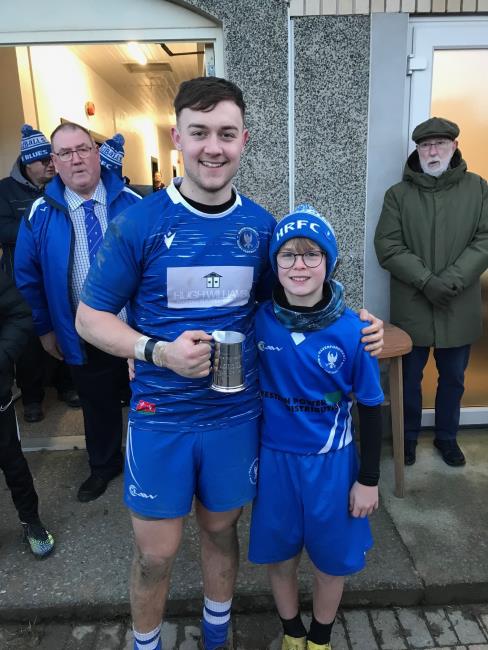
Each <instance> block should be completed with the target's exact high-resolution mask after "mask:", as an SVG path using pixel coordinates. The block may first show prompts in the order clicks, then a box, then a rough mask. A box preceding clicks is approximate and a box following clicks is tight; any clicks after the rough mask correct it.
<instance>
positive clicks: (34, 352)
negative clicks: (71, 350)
mask: <svg viewBox="0 0 488 650" xmlns="http://www.w3.org/2000/svg"><path fill="white" fill-rule="evenodd" d="M15 379H16V383H17V386H18V387H19V388H20V391H21V393H22V403H23V404H24V405H25V404H32V402H42V400H43V399H44V386H46V385H47V384H49V385H50V384H52V385H53V386H54V387H55V388H56V389H57V390H58V391H65V390H69V389H71V388H73V380H72V378H71V373H70V370H69V367H68V366H67V365H66V364H65V363H64V362H63V361H59V360H58V359H55V358H54V357H51V356H50V355H49V354H48V353H47V352H45V350H44V348H43V347H42V345H41V342H40V340H39V337H38V336H37V335H36V334H33V335H32V336H31V337H30V339H29V342H28V343H27V346H26V347H25V349H24V351H23V352H22V354H21V356H20V359H19V360H18V361H17V363H16V364H15Z"/></svg>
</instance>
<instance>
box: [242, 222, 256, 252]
mask: <svg viewBox="0 0 488 650" xmlns="http://www.w3.org/2000/svg"><path fill="white" fill-rule="evenodd" d="M237 245H238V246H239V248H240V249H241V251H243V252H244V253H255V252H256V251H257V250H258V248H259V234H258V232H257V230H254V228H247V227H246V228H241V229H240V230H239V232H238V233H237Z"/></svg>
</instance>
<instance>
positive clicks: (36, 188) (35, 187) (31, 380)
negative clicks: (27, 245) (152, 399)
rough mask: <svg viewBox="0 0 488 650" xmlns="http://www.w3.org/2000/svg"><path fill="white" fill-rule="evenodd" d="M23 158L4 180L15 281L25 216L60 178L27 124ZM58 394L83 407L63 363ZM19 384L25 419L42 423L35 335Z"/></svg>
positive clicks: (4, 216) (8, 255)
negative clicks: (48, 186)
mask: <svg viewBox="0 0 488 650" xmlns="http://www.w3.org/2000/svg"><path fill="white" fill-rule="evenodd" d="M21 134H22V137H21V145H20V155H19V156H18V158H17V160H16V161H15V163H14V165H13V167H12V171H11V172H10V176H7V177H6V178H3V179H2V180H1V181H0V245H1V247H2V251H3V256H2V262H1V266H2V268H3V270H4V271H5V272H6V273H7V275H8V276H9V277H10V278H13V265H14V251H15V244H16V241H17V234H18V232H19V226H20V222H21V219H22V216H23V214H24V213H25V212H26V210H27V209H28V208H29V207H30V206H31V204H32V203H33V202H34V201H35V200H36V199H38V198H39V197H40V196H42V193H43V191H44V187H45V186H46V184H47V183H49V181H50V180H51V179H52V178H53V177H54V176H55V175H56V170H55V168H54V163H53V161H52V160H51V144H50V142H49V140H48V139H47V138H46V137H45V135H44V134H43V133H41V131H37V130H36V129H33V128H32V126H30V124H24V125H23V126H22V129H21ZM51 370H52V377H53V383H54V385H55V387H56V389H57V391H58V398H59V399H60V400H62V401H64V402H66V403H67V404H68V406H71V407H72V408H76V407H79V406H80V401H79V398H78V395H77V393H76V391H75V390H74V387H73V382H72V381H71V377H70V374H69V371H68V368H67V367H66V366H65V365H64V364H61V363H50V368H49V372H48V373H47V374H51ZM15 372H16V381H17V386H18V387H19V389H20V391H21V394H22V404H23V407H24V409H23V410H24V420H25V421H26V422H39V421H40V420H42V419H43V417H44V413H43V408H42V401H43V399H44V388H43V386H44V380H45V375H46V372H47V370H46V356H45V354H44V351H43V349H42V346H41V344H40V342H39V338H38V337H37V336H35V335H34V334H33V335H32V336H31V337H30V340H29V342H28V343H27V346H25V347H24V351H23V352H22V354H21V355H20V358H19V359H18V361H17V364H16V368H15Z"/></svg>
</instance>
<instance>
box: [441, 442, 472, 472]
mask: <svg viewBox="0 0 488 650" xmlns="http://www.w3.org/2000/svg"><path fill="white" fill-rule="evenodd" d="M434 447H435V448H436V449H438V450H439V451H440V452H441V456H442V460H443V461H444V462H445V463H446V464H447V465H450V466H451V467H462V466H463V465H466V458H465V457H464V454H463V452H462V451H461V449H460V448H459V445H458V443H457V442H456V440H438V439H437V438H434Z"/></svg>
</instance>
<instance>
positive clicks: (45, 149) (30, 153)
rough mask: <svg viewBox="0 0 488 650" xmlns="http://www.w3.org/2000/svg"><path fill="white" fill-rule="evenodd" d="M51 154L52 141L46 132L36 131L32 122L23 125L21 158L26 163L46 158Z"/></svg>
mask: <svg viewBox="0 0 488 650" xmlns="http://www.w3.org/2000/svg"><path fill="white" fill-rule="evenodd" d="M50 156H51V143H50V142H49V140H48V139H47V138H46V136H45V135H44V133H41V132H40V131H36V129H33V128H32V126H31V125H30V124H24V126H23V127H22V140H21V142H20V160H21V161H22V163H23V164H24V165H29V164H30V163H33V162H36V160H45V159H46V158H49V157H50Z"/></svg>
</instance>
